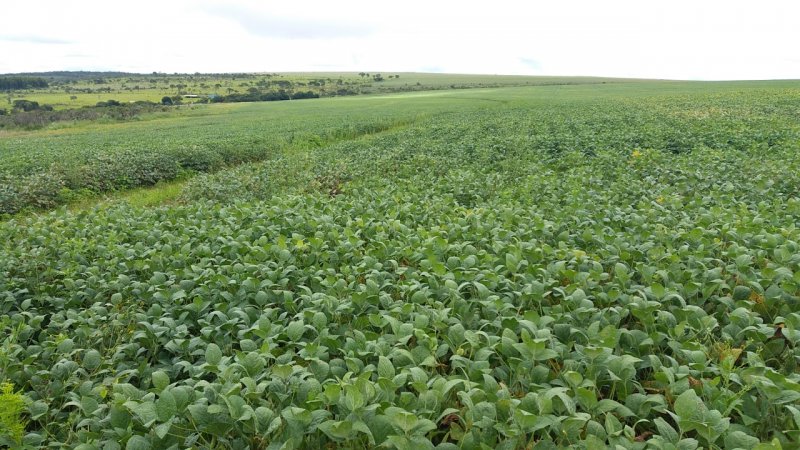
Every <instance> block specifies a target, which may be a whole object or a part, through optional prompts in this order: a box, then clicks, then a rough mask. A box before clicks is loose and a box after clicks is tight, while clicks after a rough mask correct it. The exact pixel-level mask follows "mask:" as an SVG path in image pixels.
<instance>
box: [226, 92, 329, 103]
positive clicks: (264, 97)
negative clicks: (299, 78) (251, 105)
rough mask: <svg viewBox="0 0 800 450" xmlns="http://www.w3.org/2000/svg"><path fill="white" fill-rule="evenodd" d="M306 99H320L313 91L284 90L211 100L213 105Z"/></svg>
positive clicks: (229, 95)
mask: <svg viewBox="0 0 800 450" xmlns="http://www.w3.org/2000/svg"><path fill="white" fill-rule="evenodd" d="M306 98H319V94H317V93H315V92H312V91H305V92H293V93H289V92H286V91H284V90H280V91H277V92H266V93H258V92H248V93H246V94H238V93H236V94H228V95H218V96H216V97H212V98H211V99H210V101H211V103H239V102H275V101H282V100H301V99H306Z"/></svg>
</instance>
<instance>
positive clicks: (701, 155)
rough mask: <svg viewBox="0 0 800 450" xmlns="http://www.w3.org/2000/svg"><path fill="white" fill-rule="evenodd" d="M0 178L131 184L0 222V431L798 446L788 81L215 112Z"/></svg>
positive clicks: (798, 297) (254, 442) (797, 115)
mask: <svg viewBox="0 0 800 450" xmlns="http://www.w3.org/2000/svg"><path fill="white" fill-rule="evenodd" d="M402 77H403V75H401V78H400V80H402V79H403V78H402ZM0 174H3V175H0V205H6V206H5V207H7V208H11V207H14V206H15V205H16V206H18V207H19V208H18V209H22V210H24V209H25V207H29V206H31V205H32V204H33V205H34V206H36V203H35V202H37V201H40V202H41V203H42V205H39V206H53V205H57V204H61V203H64V202H68V201H69V200H70V196H71V195H72V194H74V193H76V192H80V191H81V190H87V191H89V192H90V193H94V194H97V193H101V192H111V191H115V190H116V191H118V194H116V195H118V197H117V198H118V200H119V201H116V202H113V203H103V204H100V205H97V206H94V207H93V206H91V205H82V206H81V208H79V209H76V210H67V209H64V208H61V209H58V210H55V211H51V212H47V213H32V214H23V215H16V216H12V217H8V218H7V219H6V221H4V222H3V223H0V381H3V382H8V383H11V385H13V388H10V387H9V388H6V391H8V392H7V393H5V394H3V395H4V396H5V397H4V398H5V399H16V402H15V403H13V404H19V405H23V406H19V407H18V408H17V409H18V410H17V411H16V413H15V414H12V415H9V416H8V417H10V419H8V420H9V421H12V422H13V421H14V420H16V421H15V422H13V423H12V425H14V424H16V428H14V427H11V428H8V429H10V430H16V431H15V432H14V433H13V434H12V433H6V436H5V437H2V434H0V439H6V440H5V441H0V443H1V442H12V443H16V444H18V443H21V442H22V443H25V444H26V445H28V446H29V448H37V447H39V446H42V445H50V446H52V447H59V446H64V447H77V446H79V445H82V447H81V448H85V449H89V448H143V449H144V448H154V449H155V448H185V447H188V448H241V449H244V448H280V447H281V446H283V447H284V448H367V447H379V446H380V447H382V448H397V449H406V448H433V447H438V448H442V449H454V448H463V449H480V448H506V449H516V448H586V449H593V448H606V447H614V446H617V447H622V448H632V449H694V448H701V447H702V448H725V449H736V448H744V449H778V448H794V447H796V446H798V445H800V407H799V406H798V404H800V370H798V363H800V313H798V311H800V256H798V255H800V227H799V225H800V219H798V218H800V197H798V192H800V82H797V81H778V82H730V83H687V82H640V81H636V82H628V83H606V84H602V83H601V84H591V85H590V84H582V85H557V86H553V85H550V86H527V87H493V88H484V89H471V90H442V91H427V92H413V93H402V94H400V93H387V94H384V95H374V96H357V97H341V98H322V99H315V100H304V101H290V102H269V103H250V104H217V105H198V106H195V107H193V108H192V109H189V108H185V109H179V110H178V111H171V112H167V113H161V112H159V113H154V114H149V115H144V116H142V117H141V118H140V120H138V121H133V122H126V123H109V124H103V123H84V122H80V123H75V124H63V125H62V126H60V127H53V128H50V129H45V130H39V131H31V132H22V131H13V132H7V133H3V134H0ZM51 180H56V182H55V183H51V184H47V183H48V182H51ZM170 180H172V181H170ZM159 181H160V182H161V184H159V185H158V186H157V187H156V188H153V189H138V190H131V191H127V189H129V188H133V187H142V186H148V185H151V184H153V183H156V182H159ZM2 183H5V184H2ZM51 188H52V189H51ZM53 192H56V193H57V194H56V195H55V196H53V195H54V194H53ZM2 202H6V203H2ZM14 202H16V203H14ZM32 202H33V203H32ZM47 202H50V203H47ZM159 202H167V204H165V205H163V206H153V205H157V204H158V203H159ZM8 401H9V403H8V404H9V405H11V404H12V403H11V400H8ZM25 421H27V423H23V422H25Z"/></svg>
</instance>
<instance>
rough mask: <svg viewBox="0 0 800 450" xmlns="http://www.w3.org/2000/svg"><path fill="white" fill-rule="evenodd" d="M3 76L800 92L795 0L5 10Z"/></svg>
mask: <svg viewBox="0 0 800 450" xmlns="http://www.w3.org/2000/svg"><path fill="white" fill-rule="evenodd" d="M0 18H2V20H0V73H7V72H25V71H44V70H121V71H131V72H153V71H159V72H281V71H356V72H360V71H367V72H374V71H381V72H387V73H391V72H409V71H424V72H450V73H488V74H495V73H496V74H529V75H601V76H620V77H643V78H674V79H771V78H800V1H798V0H748V1H742V0H728V1H716V0H714V1H706V0H691V1H690V0H666V1H665V0H636V1H634V0H619V1H614V0H608V1H590V0H559V1H556V0H553V1H538V0H528V1H522V0H520V1H509V0H489V1H486V0H484V1H480V2H477V1H468V0H461V1H449V0H444V1H437V0H424V1H423V0H371V1H354V0H326V1H318V0H298V1H287V0H281V1H271V0H269V1H268V0H262V1H256V0H159V1H155V0H137V1H133V2H118V1H113V0H104V1H95V0H89V1H82V0H74V1H65V0H26V1H14V0H5V1H3V4H2V5H1V6H0Z"/></svg>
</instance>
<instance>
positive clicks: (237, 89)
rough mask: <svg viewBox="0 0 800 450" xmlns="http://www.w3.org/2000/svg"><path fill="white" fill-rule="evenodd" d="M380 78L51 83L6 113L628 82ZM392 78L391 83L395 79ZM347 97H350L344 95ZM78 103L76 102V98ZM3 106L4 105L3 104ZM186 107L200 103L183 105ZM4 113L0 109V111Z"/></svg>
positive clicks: (16, 95)
mask: <svg viewBox="0 0 800 450" xmlns="http://www.w3.org/2000/svg"><path fill="white" fill-rule="evenodd" d="M375 75H377V74H375V73H371V74H369V76H367V74H366V73H365V74H364V76H361V75H359V74H357V73H339V72H332V73H301V72H298V73H280V74H242V75H226V76H222V75H200V74H198V75H135V76H124V77H113V78H98V79H96V80H93V79H81V80H75V81H65V80H60V79H55V80H51V86H50V87H49V88H45V89H35V90H21V91H14V92H12V93H11V95H10V96H9V95H5V96H4V97H5V98H4V99H2V100H4V101H5V103H6V107H7V108H10V107H11V104H12V102H13V100H18V99H24V100H30V101H37V102H39V103H41V104H49V105H52V106H53V107H54V108H55V109H66V108H75V107H81V106H93V105H95V104H97V103H98V102H101V101H108V100H117V101H120V102H134V101H151V102H160V101H161V99H162V98H163V97H164V96H176V95H187V94H189V95H199V96H201V98H206V97H208V96H210V95H225V94H232V93H240V94H241V93H246V92H248V90H249V89H257V90H259V91H261V92H269V91H277V90H281V89H284V90H286V89H291V90H294V91H306V90H310V91H313V92H316V93H319V94H321V95H323V96H337V95H353V94H370V93H373V94H374V93H381V92H395V91H409V90H426V89H450V88H465V87H489V86H525V85H548V84H585V83H604V82H605V83H615V82H622V81H627V80H623V79H614V78H597V77H531V76H508V75H458V74H426V73H396V74H395V73H385V74H380V75H381V76H382V77H383V79H382V81H375V79H374V76H375ZM390 77H391V78H390ZM340 90H344V91H342V92H346V93H345V94H342V93H341V92H340ZM73 97H74V98H73ZM2 100H0V101H2ZM184 101H185V102H186V103H194V102H197V101H199V99H195V98H186V99H184ZM1 107H3V106H2V104H1V103H0V108H1Z"/></svg>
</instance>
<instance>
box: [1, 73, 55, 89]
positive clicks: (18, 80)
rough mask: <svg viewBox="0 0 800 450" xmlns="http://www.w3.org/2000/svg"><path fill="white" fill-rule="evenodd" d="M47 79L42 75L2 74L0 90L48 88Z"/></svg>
mask: <svg viewBox="0 0 800 450" xmlns="http://www.w3.org/2000/svg"><path fill="white" fill-rule="evenodd" d="M47 86H48V84H47V80H45V79H44V78H41V77H23V76H0V91H11V90H15V89H36V88H46V87H47Z"/></svg>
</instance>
